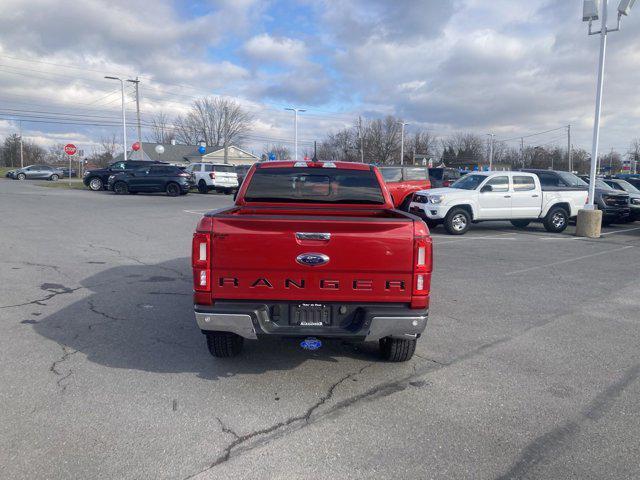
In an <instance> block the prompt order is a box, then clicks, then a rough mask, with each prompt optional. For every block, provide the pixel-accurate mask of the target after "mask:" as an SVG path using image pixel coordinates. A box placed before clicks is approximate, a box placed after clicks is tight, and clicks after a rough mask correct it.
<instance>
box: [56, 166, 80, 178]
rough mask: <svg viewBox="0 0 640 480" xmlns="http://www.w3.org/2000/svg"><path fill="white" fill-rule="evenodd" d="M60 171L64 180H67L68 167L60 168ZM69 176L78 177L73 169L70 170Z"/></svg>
mask: <svg viewBox="0 0 640 480" xmlns="http://www.w3.org/2000/svg"><path fill="white" fill-rule="evenodd" d="M60 171H61V172H62V176H63V177H64V178H69V167H60ZM71 176H72V177H76V176H78V172H77V171H76V169H75V168H72V169H71Z"/></svg>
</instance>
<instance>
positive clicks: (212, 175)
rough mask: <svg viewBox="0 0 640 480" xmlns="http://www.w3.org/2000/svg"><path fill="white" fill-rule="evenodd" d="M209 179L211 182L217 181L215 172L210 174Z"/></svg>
mask: <svg viewBox="0 0 640 480" xmlns="http://www.w3.org/2000/svg"><path fill="white" fill-rule="evenodd" d="M209 178H210V179H211V180H215V179H216V174H215V173H214V172H211V173H210V174H209Z"/></svg>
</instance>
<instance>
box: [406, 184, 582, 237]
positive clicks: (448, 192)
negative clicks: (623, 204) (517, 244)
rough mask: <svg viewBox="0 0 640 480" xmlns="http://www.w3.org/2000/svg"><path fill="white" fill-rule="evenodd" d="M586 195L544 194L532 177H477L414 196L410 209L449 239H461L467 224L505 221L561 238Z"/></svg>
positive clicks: (572, 191)
mask: <svg viewBox="0 0 640 480" xmlns="http://www.w3.org/2000/svg"><path fill="white" fill-rule="evenodd" d="M553 174H555V175H560V174H562V175H567V176H569V175H570V176H574V177H575V175H573V174H571V173H566V172H553ZM576 178H577V177H576ZM578 183H579V182H576V184H578ZM568 184H569V185H570V184H571V183H568ZM587 194H588V192H587V190H586V189H585V188H578V187H570V186H567V187H566V188H553V189H546V188H544V187H543V186H541V185H540V179H539V177H538V175H537V174H534V173H527V172H478V173H470V174H468V175H466V176H464V177H462V178H461V179H460V180H458V181H456V182H455V183H454V184H453V185H451V187H449V188H436V189H432V190H421V191H419V192H416V193H414V195H413V200H412V202H411V204H410V205H409V208H410V211H411V213H413V214H415V215H418V216H420V217H422V218H423V219H424V220H425V221H426V223H427V225H429V227H430V228H434V227H435V226H437V225H438V224H440V223H442V224H443V225H444V228H445V229H446V230H447V232H448V233H450V234H451V235H462V234H464V233H465V232H466V231H467V230H468V229H469V226H470V225H471V224H472V223H476V222H482V221H487V220H508V221H511V223H512V224H513V225H514V226H515V227H518V228H524V227H526V226H527V225H529V223H531V222H534V221H541V222H542V223H543V225H544V227H545V229H546V230H547V231H548V232H562V231H563V230H564V229H565V228H567V224H568V223H569V219H570V218H572V217H575V216H577V215H578V210H579V209H581V208H583V207H584V204H585V203H586V201H587Z"/></svg>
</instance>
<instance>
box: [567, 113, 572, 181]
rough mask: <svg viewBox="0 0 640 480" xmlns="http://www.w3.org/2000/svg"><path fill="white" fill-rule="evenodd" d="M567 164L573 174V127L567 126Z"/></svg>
mask: <svg viewBox="0 0 640 480" xmlns="http://www.w3.org/2000/svg"><path fill="white" fill-rule="evenodd" d="M567 163H568V164H569V171H570V172H573V163H572V162H571V125H567Z"/></svg>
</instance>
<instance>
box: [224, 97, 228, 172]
mask: <svg viewBox="0 0 640 480" xmlns="http://www.w3.org/2000/svg"><path fill="white" fill-rule="evenodd" d="M223 111H224V164H225V165H226V164H228V163H229V142H228V138H229V109H228V108H227V106H226V105H225V107H224V109H223Z"/></svg>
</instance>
